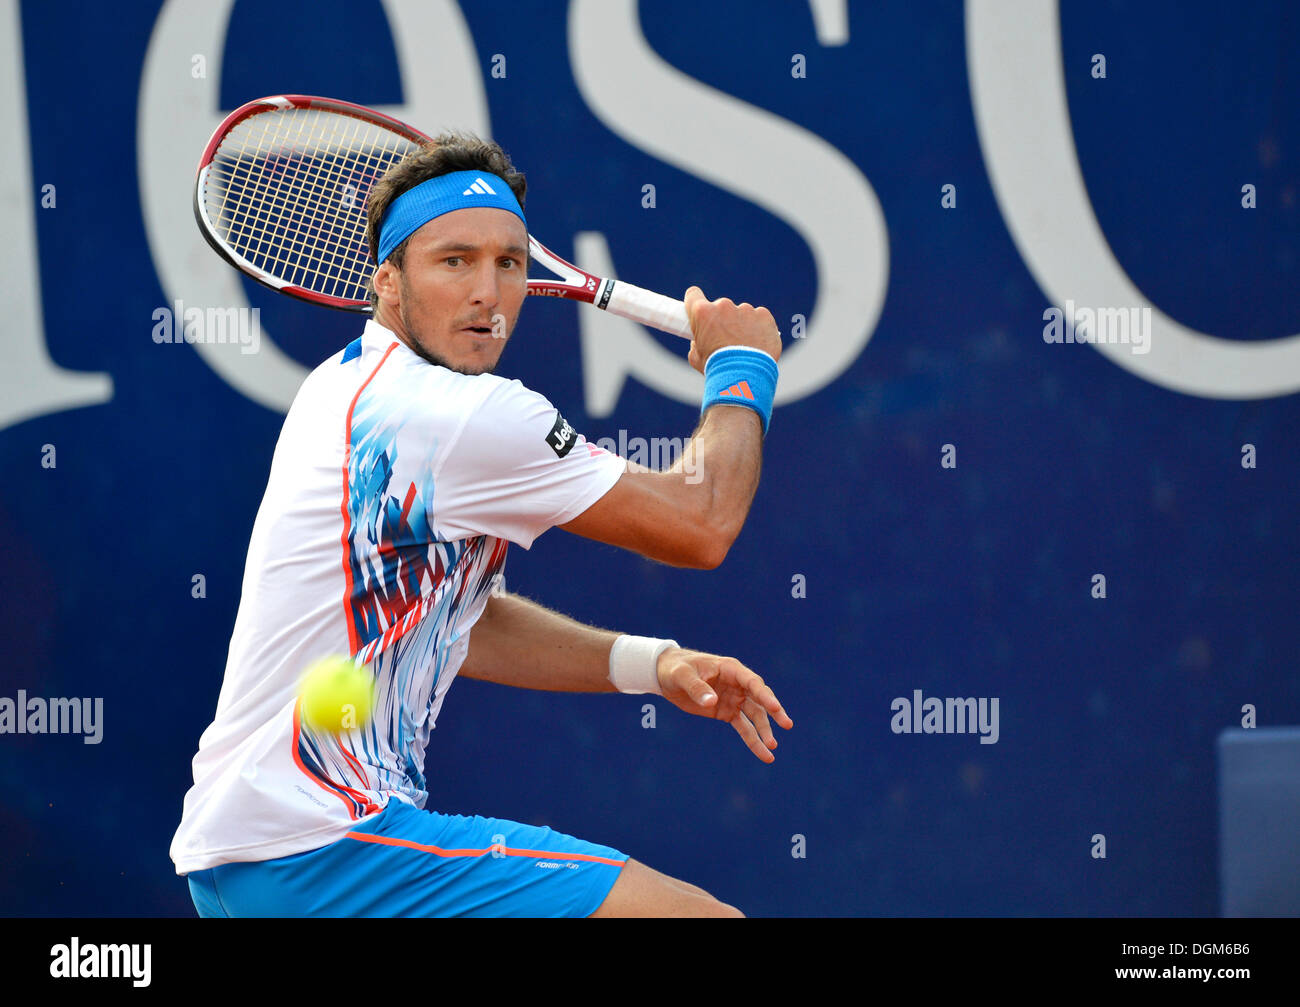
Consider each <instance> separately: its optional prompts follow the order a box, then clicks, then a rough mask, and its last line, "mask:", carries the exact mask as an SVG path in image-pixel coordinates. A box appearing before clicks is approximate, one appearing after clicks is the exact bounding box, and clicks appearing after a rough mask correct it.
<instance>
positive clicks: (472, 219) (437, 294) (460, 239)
mask: <svg viewBox="0 0 1300 1007" xmlns="http://www.w3.org/2000/svg"><path fill="white" fill-rule="evenodd" d="M527 267H528V232H527V230H526V229H525V228H524V224H523V221H521V220H520V219H519V218H518V217H516V216H515V215H514V214H513V213H510V212H509V211H508V210H499V209H496V208H495V207H472V208H469V209H465V210H454V211H452V212H451V213H444V214H443V215H442V216H441V217H435V218H434V219H433V220H431V221H429V222H428V223H427V224H425V225H424V226H423V227H421V228H420V229H419V230H418V231H416V232H415V233H414V234H413V235H411V238H410V241H409V242H408V244H407V246H406V257H405V259H404V260H403V262H402V268H401V269H400V270H397V271H396V272H397V283H396V284H395V288H396V289H395V290H393V291H392V292H393V293H395V294H396V298H397V303H396V304H390V307H391V308H392V309H395V310H389V311H387V312H385V313H384V314H383V315H382V316H379V315H377V317H376V320H377V321H380V322H383V323H384V324H386V325H388V327H389V328H391V329H393V331H394V332H396V333H397V335H398V336H399V337H401V338H402V341H403V342H405V343H406V345H407V346H409V347H410V348H411V349H412V350H414V351H415V352H417V353H419V354H420V356H422V357H424V358H425V359H426V360H429V361H431V362H433V363H436V364H441V365H442V366H444V367H448V368H450V369H452V370H454V371H460V372H461V373H462V374H483V373H491V372H492V371H493V370H495V368H496V365H497V361H498V360H499V359H500V357H501V351H502V350H503V349H505V345H506V341H507V340H508V339H509V338H510V334H511V333H512V332H513V331H514V328H515V322H516V321H518V319H519V309H520V308H521V307H523V303H524V297H525V296H526V294H527V293H528V272H527ZM393 286H394V285H389V287H390V290H391V289H392V287H393ZM382 306H383V302H382V301H381V307H382ZM394 315H396V318H394V317H393V316H394ZM395 321H400V325H397V324H393V323H394V322H395Z"/></svg>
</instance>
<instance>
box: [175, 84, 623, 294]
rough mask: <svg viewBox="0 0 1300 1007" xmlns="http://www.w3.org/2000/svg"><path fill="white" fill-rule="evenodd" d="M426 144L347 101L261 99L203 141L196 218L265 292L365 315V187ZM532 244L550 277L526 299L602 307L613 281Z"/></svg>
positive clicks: (220, 250) (369, 264) (368, 265)
mask: <svg viewBox="0 0 1300 1007" xmlns="http://www.w3.org/2000/svg"><path fill="white" fill-rule="evenodd" d="M431 142H432V140H431V139H430V137H428V136H427V135H425V134H424V133H421V132H420V131H419V130H417V129H415V128H414V127H412V126H409V125H407V124H406V123H404V122H402V121H401V120H399V119H394V118H393V117H391V116H388V115H384V114H383V113H382V112H376V111H375V110H373V109H369V108H366V107H364V106H362V105H356V104H353V103H352V102H348V101H341V100H339V99H336V98H324V97H320V96H317V95H301V94H285V95H274V96H271V97H267V98H259V99H257V100H256V101H250V102H248V103H247V104H245V105H241V106H240V107H239V108H237V109H235V111H233V112H231V113H230V115H228V116H226V118H225V119H224V120H223V121H222V123H221V125H219V126H218V127H217V129H216V130H215V131H214V132H213V134H212V138H211V139H210V140H209V141H208V145H207V147H206V148H205V149H204V151H203V157H202V159H201V160H200V162H199V168H198V172H197V174H196V177H195V185H194V216H195V219H196V220H197V221H198V224H199V230H200V231H202V233H203V237H204V238H205V239H206V240H207V242H208V244H209V245H211V246H212V248H213V250H214V251H216V253H217V254H218V255H220V256H221V257H222V258H223V259H225V260H226V261H227V262H228V263H230V264H231V265H232V266H234V267H235V268H236V269H239V270H240V271H242V272H243V273H245V274H246V275H248V276H250V277H252V278H253V279H254V280H256V281H257V282H259V283H261V284H263V285H264V286H267V287H269V288H271V289H272V290H276V291H279V292H280V293H282V294H287V295H289V296H291V297H296V298H299V299H300V300H304V301H309V302H311V303H313V304H320V305H324V306H325V307H330V308H339V309H342V310H345V311H355V312H361V313H368V312H369V311H370V299H369V292H368V289H367V281H368V280H369V278H370V276H371V274H372V273H373V272H374V269H375V265H374V263H373V261H372V260H371V258H370V247H369V245H368V243H367V242H366V200H367V199H368V197H369V195H370V189H371V187H372V186H373V185H374V183H375V182H376V181H378V180H379V179H380V178H381V177H382V176H383V175H384V173H385V172H387V171H388V170H389V168H391V167H393V165H395V164H397V163H398V162H399V161H401V160H402V159H403V158H405V157H407V156H409V155H410V154H413V153H415V152H416V151H417V150H419V149H420V148H421V147H424V146H426V145H427V144H429V143H431ZM528 242H529V254H530V258H531V259H532V261H534V262H536V263H537V264H539V265H542V266H544V267H546V268H547V269H549V270H551V272H553V273H555V274H556V277H555V278H545V279H530V280H529V281H528V293H529V294H535V295H540V296H545V297H564V298H568V299H570V300H579V301H586V302H588V303H597V302H598V298H600V297H601V296H602V294H603V295H604V298H605V299H606V300H608V296H609V290H610V289H611V288H612V285H613V281H611V280H607V279H603V278H601V277H597V276H593V275H592V274H590V273H588V272H586V271H585V270H582V269H580V268H578V267H577V266H575V265H574V264H573V263H571V262H568V261H567V260H565V259H562V258H561V257H560V256H558V255H556V254H555V253H554V252H552V251H551V250H550V249H548V248H547V247H546V246H545V245H543V244H542V243H541V242H539V241H538V240H537V239H536V238H534V237H532V236H531V235H530V236H529V239H528ZM602 306H603V305H602Z"/></svg>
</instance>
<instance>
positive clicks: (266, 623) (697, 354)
mask: <svg viewBox="0 0 1300 1007" xmlns="http://www.w3.org/2000/svg"><path fill="white" fill-rule="evenodd" d="M524 196H525V181H524V177H523V176H522V175H521V174H520V173H518V172H517V171H515V170H514V168H513V167H512V165H511V164H510V161H509V159H508V158H507V157H506V155H505V154H504V152H503V151H502V150H501V149H500V147H498V146H497V145H496V144H493V143H488V142H485V141H482V140H479V139H477V138H474V137H471V136H465V135H459V134H446V135H444V136H442V137H439V138H438V139H437V140H436V141H435V142H434V144H432V145H430V146H429V147H427V148H425V149H424V150H423V151H421V152H419V153H417V154H415V155H412V156H411V157H409V158H407V159H406V160H405V161H403V162H402V163H401V164H399V165H398V166H397V167H395V168H394V169H393V170H392V171H391V172H389V173H388V175H387V176H385V178H383V179H382V180H381V181H380V182H378V183H377V184H376V186H375V188H374V190H373V192H372V193H371V196H370V202H369V206H368V224H369V226H368V238H369V242H370V246H371V252H372V254H373V255H374V257H375V260H376V262H377V263H378V268H377V270H376V272H375V274H374V277H373V280H372V288H373V292H372V304H373V306H374V313H373V318H372V320H370V321H368V322H367V323H366V325H365V329H364V331H363V332H362V334H361V336H360V337H359V338H358V339H357V340H355V341H354V342H352V343H351V344H349V345H348V346H347V347H346V348H344V349H343V350H342V351H340V352H339V353H337V354H335V355H334V356H333V357H331V358H330V359H329V360H327V361H325V363H323V364H322V365H321V366H320V367H318V368H316V370H315V371H313V372H312V373H311V374H310V375H309V376H308V378H307V380H306V381H305V382H304V383H303V385H302V388H301V389H300V390H299V392H298V395H297V397H296V398H295V400H294V402H293V405H292V407H291V408H290V410H289V413H288V416H287V417H286V419H285V423H284V428H283V430H282V432H281V434H280V439H279V442H278V444H277V445H276V449H275V456H274V459H273V461H272V463H271V473H270V478H269V480H268V483H267V488H266V495H265V497H264V499H263V501H262V506H261V508H260V510H259V511H258V515H257V520H256V523H255V524H254V527H253V534H252V539H251V541H250V543H249V547H248V558H247V565H246V569H245V574H244V583H243V594H242V597H241V600H240V605H239V613H238V616H237V618H236V620H235V628H234V633H233V636H232V638H231V642H230V651H229V655H228V660H227V664H226V672H225V679H224V681H223V684H222V688H221V695H220V699H219V701H218V704H217V713H216V718H215V719H214V721H213V722H212V724H211V725H210V726H209V727H208V728H207V730H206V731H204V733H203V737H202V739H201V741H200V743H199V751H198V754H197V755H196V756H195V758H194V762H193V769H194V786H193V787H192V788H191V789H190V791H189V792H188V793H187V794H186V797H185V807H184V814H183V817H182V821H181V824H180V827H179V829H178V830H177V832H176V835H175V838H174V839H173V842H172V847H171V856H172V859H173V860H174V861H175V864H176V871H177V873H178V874H181V875H186V876H187V877H188V882H189V887H190V892H191V895H192V897H193V900H194V904H195V906H196V907H197V909H198V912H199V914H200V915H201V916H451V915H470V916H633V915H653V916H668V915H674V916H676V915H681V916H739V915H741V914H740V913H739V911H737V910H736V909H735V908H733V907H732V906H729V905H726V904H724V903H722V902H720V901H718V900H717V899H715V898H714V897H713V896H711V895H709V894H708V893H707V892H705V891H703V890H701V889H699V888H697V887H695V886H694V885H690V884H687V883H685V882H683V881H678V880H676V879H674V878H671V877H669V876H667V875H665V874H662V873H660V872H658V871H655V870H653V869H651V868H650V867H647V866H646V865H644V864H642V863H640V862H638V861H636V860H633V859H631V858H630V857H628V856H627V855H626V854H624V853H622V852H620V851H619V850H616V849H613V848H611V847H608V846H600V845H596V844H594V843H590V842H585V841H583V840H580V839H576V838H574V837H572V836H569V835H565V834H563V833H560V832H556V831H553V830H551V829H549V828H542V827H537V826H531V825H523V824H520V823H517V822H512V821H506V820H501V819H493V818H483V817H479V816H473V817H463V816H459V815H447V814H439V813H437V812H436V811H433V810H426V805H427V804H428V802H429V790H430V785H429V783H428V781H427V779H426V776H425V768H424V751H425V747H426V743H427V741H428V738H429V732H430V731H431V730H432V729H433V726H434V721H435V719H436V718H437V715H438V712H439V710H440V709H441V707H442V704H443V701H444V700H445V698H446V696H447V691H448V689H449V688H450V686H451V683H452V680H453V679H454V678H456V676H457V675H460V676H463V677H468V678H478V679H483V680H485V681H491V682H500V683H503V684H506V685H514V686H519V687H522V688H528V689H546V690H552V691H557V692H615V691H621V692H627V693H642V694H647V693H648V694H658V695H661V696H663V697H664V698H665V699H666V700H668V701H669V702H671V703H673V704H674V705H676V706H677V707H679V708H680V709H682V710H685V711H686V712H688V713H693V714H696V715H698V716H702V717H708V718H712V719H717V720H723V721H726V722H728V723H730V724H731V725H732V726H733V727H734V728H735V730H736V731H737V732H738V733H739V735H740V737H741V738H742V739H743V741H744V743H745V744H746V745H747V746H748V747H749V748H750V750H752V751H753V752H754V754H755V755H756V756H757V757H758V758H760V759H761V760H763V761H764V762H771V761H773V759H774V756H773V755H772V753H771V749H773V748H775V747H776V744H777V743H776V739H775V738H774V736H773V732H772V727H771V720H775V721H776V722H777V723H778V724H780V725H781V726H782V727H784V728H790V727H792V726H793V724H792V721H791V720H790V718H789V716H788V715H787V714H786V712H785V711H784V709H783V708H782V706H781V704H780V703H779V702H778V701H777V699H776V697H775V695H773V693H772V690H771V689H770V688H769V687H768V686H767V685H765V684H764V682H763V680H762V679H761V678H760V677H759V676H758V675H757V674H756V673H755V672H754V671H752V670H751V669H749V668H747V667H746V666H745V665H743V664H742V663H741V662H740V661H738V660H736V659H734V658H730V657H723V656H719V655H714V654H706V653H701V652H698V651H694V650H690V649H688V648H684V647H680V646H678V645H677V643H676V642H675V641H673V640H663V639H657V638H650V637H640V636H633V635H625V634H619V633H614V632H607V631H604V630H600V629H595V628H593V627H591V626H585V625H582V624H580V623H577V622H574V621H572V620H570V619H568V618H566V617H564V616H562V615H559V614H557V613H555V612H552V611H549V610H547V609H545V608H543V607H541V606H540V605H537V604H534V603H533V602H530V601H528V600H526V599H524V598H521V597H517V596H514V595H510V594H507V593H506V592H505V591H504V589H503V574H502V571H503V569H504V566H505V559H506V551H507V549H508V547H509V544H510V543H514V544H516V545H519V546H522V547H523V548H524V549H527V548H529V547H530V546H531V545H532V543H533V541H534V540H535V539H536V538H537V536H538V535H540V534H541V533H542V532H543V531H545V530H546V529H548V528H551V527H554V526H559V527H561V528H564V529H565V530H566V531H569V532H573V533H575V534H578V535H582V536H585V537H587V538H592V539H597V540H599V541H602V542H608V543H610V544H612V545H617V546H621V547H624V548H626V549H630V550H633V551H635V552H637V553H640V554H641V555H643V556H647V557H650V558H652V559H655V560H659V561H661V562H664V563H669V564H673V565H677V566H686V567H699V568H706V569H711V568H714V567H716V566H718V564H720V563H721V562H722V560H723V558H724V557H725V555H726V553H727V551H728V549H729V547H730V545H731V544H732V542H733V541H734V540H735V538H736V536H737V535H738V534H739V532H740V529H741V526H742V525H743V523H744V520H745V517H746V515H747V513H748V509H749V506H750V503H751V501H752V499H753V495H754V491H755V489H756V488H757V485H758V476H759V465H760V458H761V450H762V442H763V437H764V435H765V433H766V429H767V425H768V421H769V418H770V415H771V408H772V398H773V395H774V392H775V388H776V378H777V368H776V360H777V359H778V358H779V356H780V353H781V341H780V336H779V333H778V332H777V328H776V325H775V323H774V322H773V319H772V316H771V315H770V314H769V313H768V311H767V310H766V309H765V308H754V307H751V306H750V305H748V304H741V305H735V304H733V303H732V302H730V301H728V300H725V299H723V300H716V301H708V300H706V299H705V298H704V296H703V294H702V293H701V291H700V290H699V288H697V287H692V288H691V289H690V290H688V291H687V294H686V306H687V312H688V315H689V316H690V318H691V326H692V329H693V331H694V333H695V338H694V340H693V342H692V343H691V350H690V361H691V363H692V364H693V365H694V366H695V367H696V368H697V369H700V370H701V371H702V372H703V373H704V375H705V379H706V392H705V395H704V401H703V407H702V414H703V415H702V418H701V421H700V424H699V427H698V428H697V430H696V432H695V434H694V436H693V437H692V439H691V441H690V442H689V444H688V447H687V450H686V453H685V454H684V456H683V459H681V460H679V461H678V463H677V464H676V465H674V466H673V467H672V468H671V469H669V470H667V471H664V472H654V471H650V470H646V469H642V468H640V467H638V466H632V465H629V464H628V463H627V462H625V461H624V460H623V459H622V458H620V457H618V456H617V455H615V454H612V453H610V452H607V451H604V450H602V449H600V448H598V447H597V446H595V445H594V444H592V443H590V442H588V441H587V440H586V439H585V438H584V437H583V436H582V435H581V434H578V433H577V432H576V431H575V430H574V429H573V427H572V426H570V425H569V424H568V423H567V422H566V421H565V420H564V418H563V417H562V416H561V415H560V413H559V411H558V410H557V409H556V408H555V407H554V406H553V405H552V404H551V403H550V402H549V401H547V399H546V398H544V397H543V396H541V395H539V394H538V393H536V392H533V391H531V390H529V389H528V388H525V387H524V386H523V385H522V384H520V382H519V381H510V380H506V379H504V378H500V377H496V376H495V375H494V374H493V373H492V372H493V370H494V368H495V367H496V365H497V361H498V359H499V358H500V356H501V352H502V350H503V348H504V347H505V345H506V342H507V341H508V338H509V336H510V333H511V332H512V331H513V329H514V326H515V322H516V320H517V319H518V317H519V311H520V309H521V307H522V306H523V302H524V297H525V294H526V281H527V265H528V251H527V249H528V232H527V228H526V224H525V219H524V210H523V204H524ZM331 654H347V655H350V656H353V657H354V658H355V659H356V660H357V661H358V662H359V663H362V662H364V664H365V665H366V666H367V667H368V668H369V670H370V671H371V672H372V673H373V675H374V679H375V682H376V694H377V701H376V708H375V714H374V717H373V719H372V720H371V721H370V722H369V723H368V724H366V725H364V726H363V727H360V728H355V729H352V730H349V731H346V732H344V733H343V734H340V735H332V734H327V733H321V732H318V731H315V730H313V729H311V728H310V727H309V726H308V725H307V724H305V723H304V722H303V720H302V717H301V715H300V707H299V704H298V702H297V697H296V687H297V683H298V680H299V678H300V676H301V674H302V673H303V671H304V669H305V668H306V667H307V666H308V665H309V664H310V663H311V662H313V661H314V660H316V659H318V658H320V657H323V656H327V655H331ZM433 789H434V790H435V792H436V773H435V783H434V788H433Z"/></svg>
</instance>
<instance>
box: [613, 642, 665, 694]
mask: <svg viewBox="0 0 1300 1007" xmlns="http://www.w3.org/2000/svg"><path fill="white" fill-rule="evenodd" d="M677 646H679V644H678V643H677V641H676V640H656V639H654V638H653V637H649V636H629V635H628V634H626V633H624V634H623V635H622V636H620V637H619V638H618V639H617V640H615V641H614V646H613V647H612V648H611V649H610V652H609V680H610V681H611V682H613V683H614V688H616V689H617V690H618V691H619V692H628V693H642V694H644V693H647V692H652V693H654V694H655V695H656V696H662V695H663V690H662V689H660V688H659V671H658V667H659V655H660V654H662V653H663V652H664V651H665V650H667V649H668V648H669V647H677Z"/></svg>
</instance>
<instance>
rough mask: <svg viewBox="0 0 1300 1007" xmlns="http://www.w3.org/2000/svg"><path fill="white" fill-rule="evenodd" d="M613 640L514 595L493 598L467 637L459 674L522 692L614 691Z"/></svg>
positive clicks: (601, 631) (593, 629)
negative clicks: (610, 663) (523, 690)
mask: <svg viewBox="0 0 1300 1007" xmlns="http://www.w3.org/2000/svg"><path fill="white" fill-rule="evenodd" d="M617 638H618V634H617V633H611V632H609V631H607V630H603V629H596V628H595V627H593V626H586V625H583V624H582V623H580V622H576V621H575V620H573V619H570V618H568V617H567V616H564V615H561V614H560V613H558V612H553V611H551V610H550V609H547V608H543V607H542V606H541V605H538V604H536V603H535V602H531V601H529V600H528V599H526V598H521V597H519V596H518V595H511V594H505V595H494V596H493V597H492V598H490V599H489V600H488V603H487V608H486V609H484V612H483V615H482V616H480V617H479V620H478V622H476V623H475V624H474V629H473V631H472V632H471V633H470V639H469V654H468V655H467V656H466V658H465V663H464V664H463V665H461V669H460V674H461V675H463V676H465V677H467V678H477V679H480V680H482V681H486V682H497V683H499V684H501V685H513V686H517V687H518V688H521V689H545V690H547V691H550V692H615V691H617V690H616V689H615V688H614V686H613V684H612V683H611V682H610V681H609V651H610V648H611V647H613V646H614V641H615V639H617Z"/></svg>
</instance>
